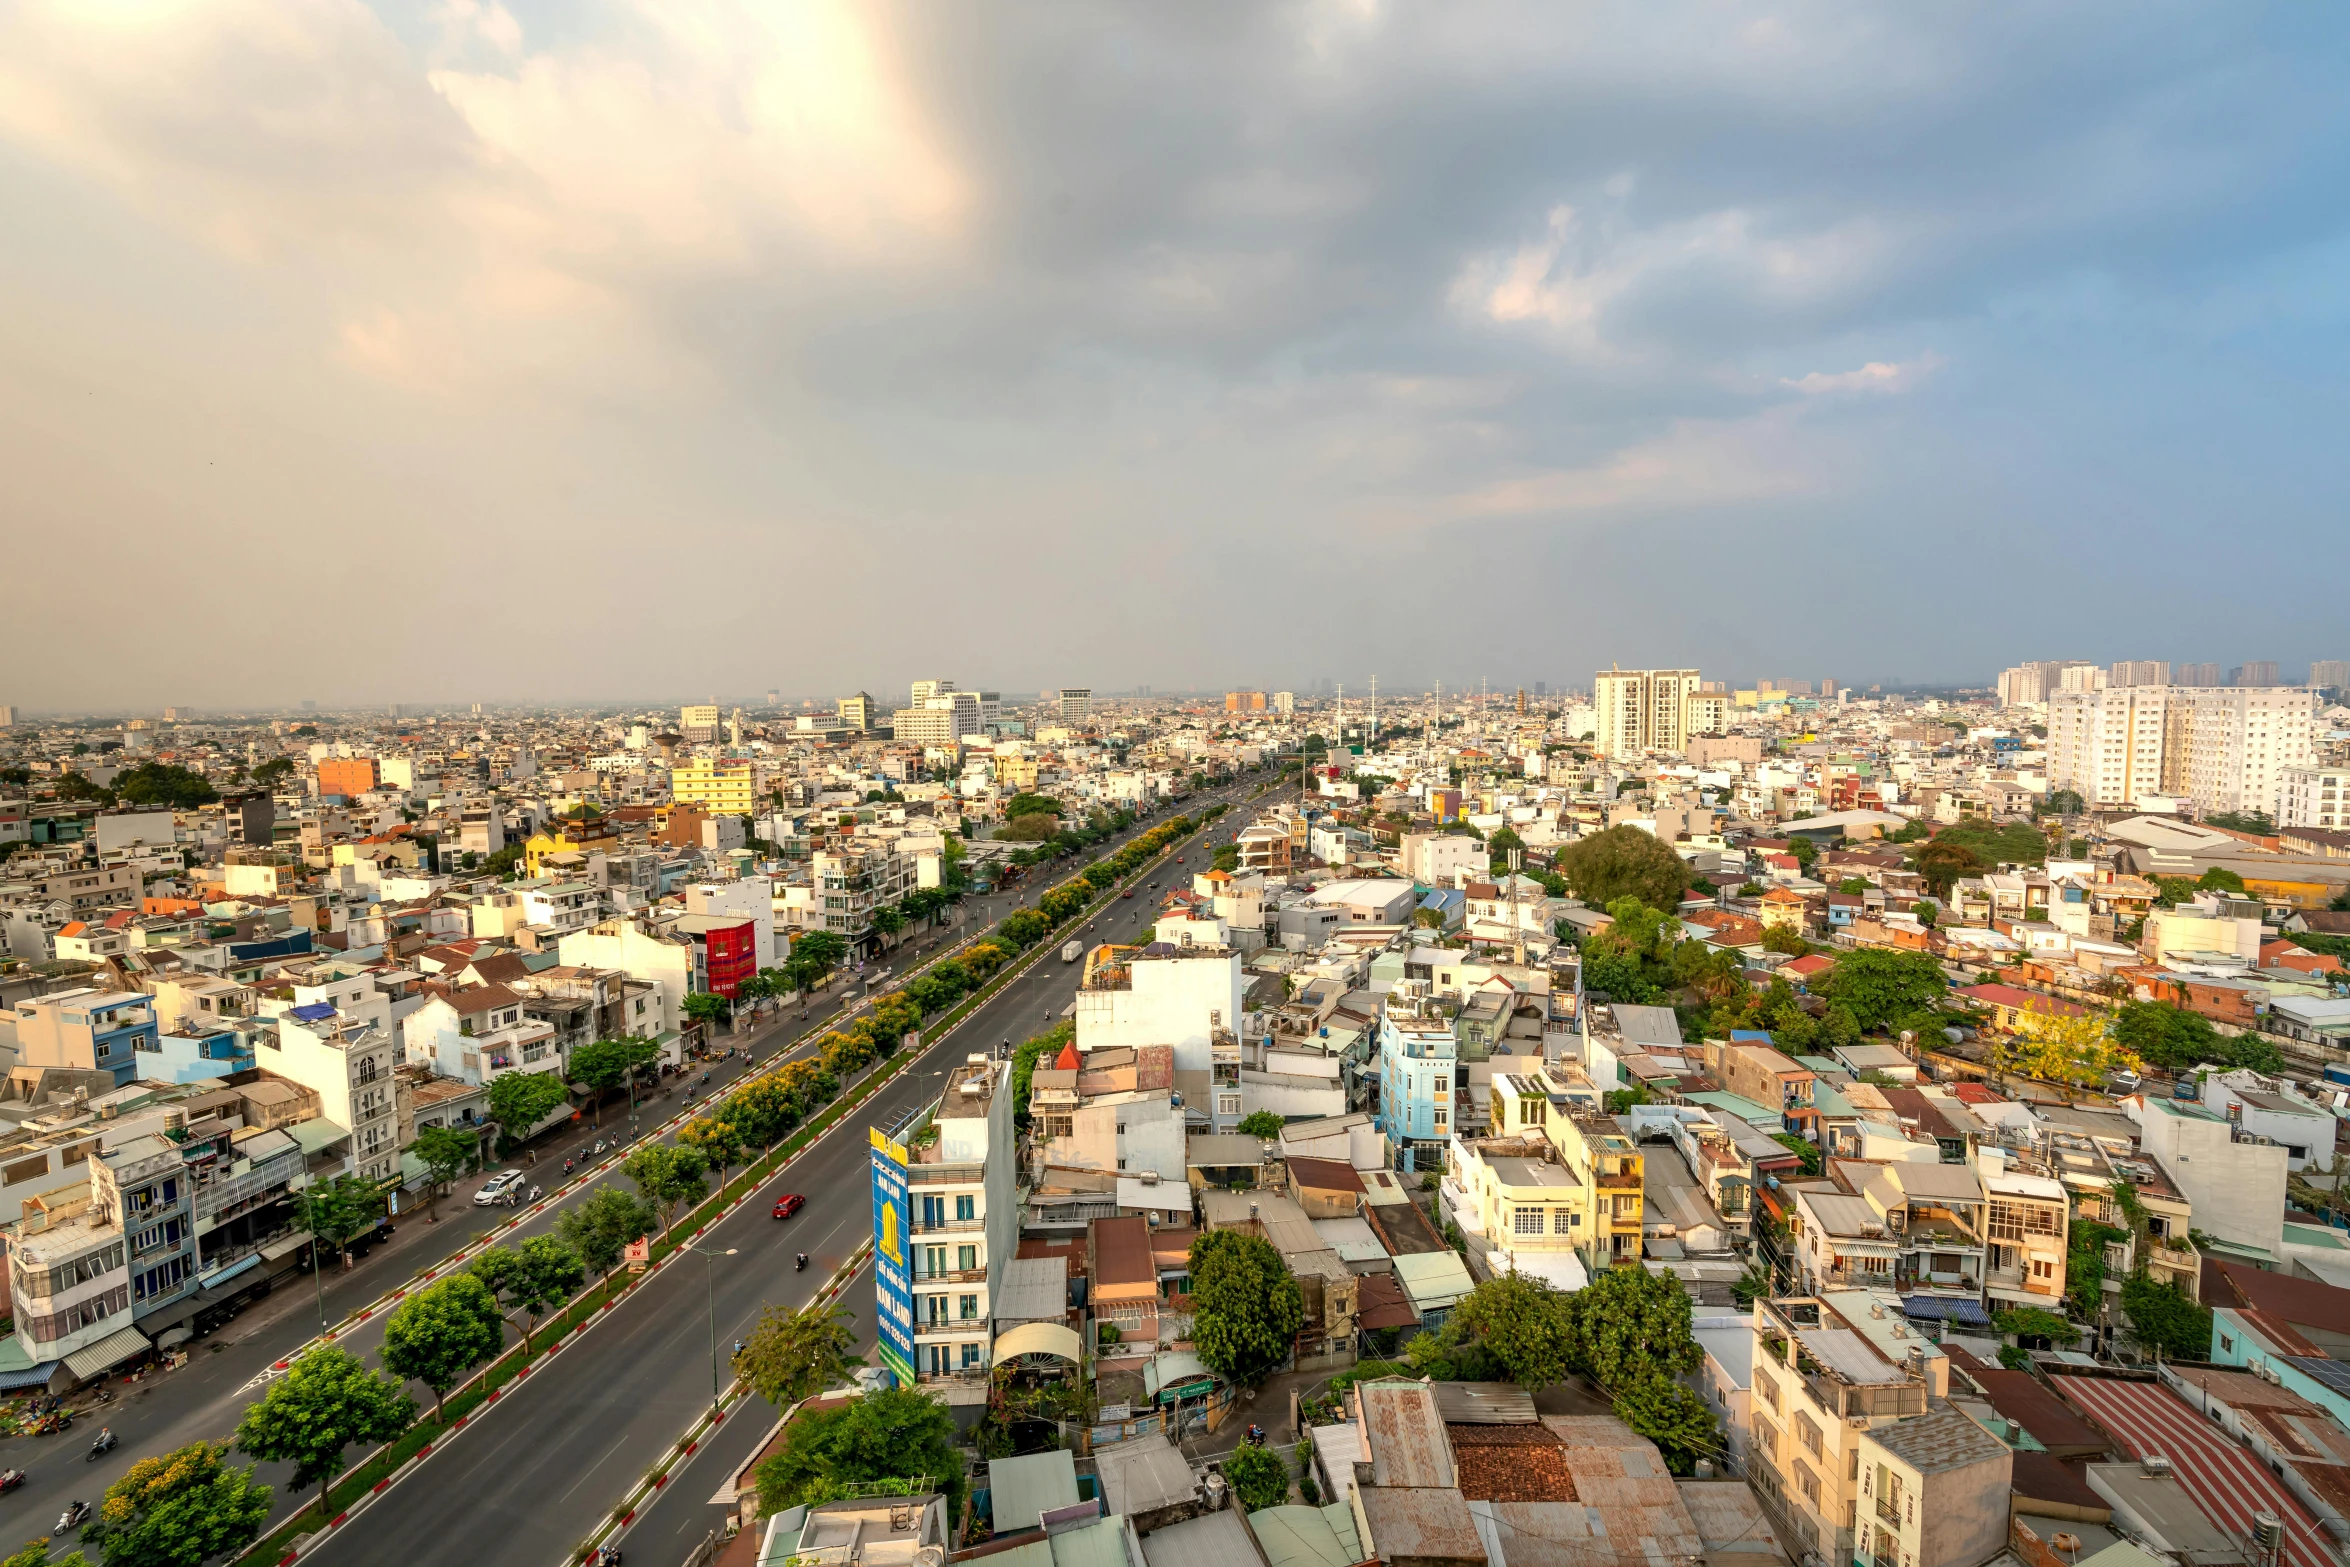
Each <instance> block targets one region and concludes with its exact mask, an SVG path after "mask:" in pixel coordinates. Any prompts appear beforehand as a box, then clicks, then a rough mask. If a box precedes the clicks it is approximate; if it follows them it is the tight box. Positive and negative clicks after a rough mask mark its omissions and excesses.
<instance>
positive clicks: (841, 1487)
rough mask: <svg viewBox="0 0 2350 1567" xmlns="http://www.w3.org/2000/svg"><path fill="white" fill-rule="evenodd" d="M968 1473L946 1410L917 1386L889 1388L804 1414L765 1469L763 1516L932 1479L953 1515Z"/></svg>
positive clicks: (761, 1487)
mask: <svg viewBox="0 0 2350 1567" xmlns="http://www.w3.org/2000/svg"><path fill="white" fill-rule="evenodd" d="M962 1473H963V1464H962V1460H961V1458H960V1457H959V1456H958V1455H957V1453H956V1450H955V1419H954V1416H953V1415H951V1414H949V1413H948V1412H947V1407H946V1406H945V1405H944V1404H941V1403H939V1402H938V1401H937V1400H936V1399H933V1398H932V1397H930V1395H929V1394H927V1393H924V1392H920V1391H917V1390H915V1389H913V1388H890V1389H887V1390H886V1391H883V1392H879V1393H868V1394H866V1395H865V1396H864V1397H863V1398H857V1399H851V1400H850V1401H849V1402H848V1403H846V1404H843V1405H840V1406H838V1407H837V1408H833V1409H820V1410H803V1411H801V1413H800V1415H799V1417H798V1418H797V1419H795V1420H793V1421H792V1423H791V1424H790V1425H788V1426H786V1427H785V1428H784V1432H783V1446H782V1447H781V1448H779V1449H778V1450H777V1451H776V1453H775V1454H774V1456H772V1457H770V1458H769V1459H767V1460H766V1462H764V1463H762V1464H760V1465H759V1468H758V1475H757V1479H758V1486H759V1510H760V1511H761V1512H762V1513H768V1514H773V1513H779V1512H782V1511H784V1510H785V1509H787V1508H792V1507H797V1506H800V1505H801V1504H803V1503H814V1502H821V1501H829V1500H831V1499H833V1498H835V1497H838V1496H840V1495H842V1494H844V1491H845V1489H846V1488H847V1487H849V1486H855V1485H865V1484H869V1483H871V1482H873V1481H876V1480H885V1479H909V1480H925V1479H926V1480H927V1481H928V1482H929V1484H930V1485H931V1486H934V1487H936V1488H937V1489H939V1490H943V1491H945V1492H946V1493H947V1495H948V1498H949V1502H948V1509H947V1510H948V1514H949V1516H953V1514H954V1513H955V1511H956V1507H957V1504H958V1499H959V1498H960V1496H961V1494H962ZM914 1489H923V1487H920V1486H917V1487H914Z"/></svg>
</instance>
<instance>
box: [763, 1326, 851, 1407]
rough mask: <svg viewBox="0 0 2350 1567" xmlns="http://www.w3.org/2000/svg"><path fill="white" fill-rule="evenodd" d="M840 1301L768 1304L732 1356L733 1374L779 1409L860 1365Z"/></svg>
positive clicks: (836, 1380)
mask: <svg viewBox="0 0 2350 1567" xmlns="http://www.w3.org/2000/svg"><path fill="white" fill-rule="evenodd" d="M849 1324H850V1318H849V1314H848V1312H847V1310H846V1309H845V1308H843V1307H841V1306H838V1305H813V1306H803V1307H802V1308H800V1309H799V1310H798V1311H786V1310H784V1309H783V1308H782V1307H781V1306H769V1307H767V1308H766V1309H765V1310H764V1311H762V1312H760V1314H759V1325H758V1326H757V1327H755V1328H753V1329H751V1332H750V1336H749V1337H748V1338H746V1339H745V1340H744V1341H743V1347H742V1351H741V1352H740V1353H739V1354H737V1355H736V1356H735V1357H734V1370H735V1374H736V1375H737V1376H739V1377H741V1378H742V1379H743V1380H744V1381H745V1382H748V1383H749V1384H750V1385H751V1386H752V1388H753V1389H755V1390H756V1391H757V1393H758V1395H759V1396H760V1397H761V1398H763V1399H765V1400H767V1402H768V1403H770V1404H772V1405H774V1406H775V1407H776V1408H777V1409H789V1408H790V1407H791V1406H792V1405H794V1404H796V1403H798V1402H799V1401H800V1400H801V1399H803V1398H808V1397H811V1396H812V1395H814V1394H817V1393H821V1392H823V1391H824V1390H825V1389H826V1388H828V1387H831V1386H832V1385H833V1384H834V1383H836V1382H839V1381H840V1380H842V1379H843V1378H845V1377H846V1376H847V1375H848V1374H849V1373H850V1372H851V1371H852V1370H854V1369H855V1368H856V1366H857V1365H858V1359H857V1334H856V1330H855V1329H854V1328H852V1327H851V1326H850V1325H849Z"/></svg>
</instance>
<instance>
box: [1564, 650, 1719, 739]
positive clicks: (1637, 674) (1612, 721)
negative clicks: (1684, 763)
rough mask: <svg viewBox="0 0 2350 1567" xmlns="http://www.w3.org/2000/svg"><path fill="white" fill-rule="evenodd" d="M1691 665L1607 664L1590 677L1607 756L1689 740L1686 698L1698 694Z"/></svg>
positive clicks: (1699, 683)
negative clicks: (1611, 666) (1614, 666)
mask: <svg viewBox="0 0 2350 1567" xmlns="http://www.w3.org/2000/svg"><path fill="white" fill-rule="evenodd" d="M1704 683H1705V682H1704V681H1703V679H1702V678H1700V676H1699V675H1698V672H1697V671H1696V670H1694V669H1606V670H1601V671H1600V672H1599V673H1598V674H1597V675H1594V676H1593V677H1592V705H1593V706H1594V707H1596V708H1597V709H1598V720H1599V724H1598V745H1599V749H1600V751H1601V753H1602V754H1603V755H1607V756H1638V755H1640V754H1641V753H1642V752H1643V751H1679V750H1682V749H1684V748H1685V747H1686V746H1687V745H1688V743H1689V727H1688V725H1689V699H1690V698H1691V697H1693V696H1698V695H1701V694H1702V691H1701V687H1702V686H1703V685H1704Z"/></svg>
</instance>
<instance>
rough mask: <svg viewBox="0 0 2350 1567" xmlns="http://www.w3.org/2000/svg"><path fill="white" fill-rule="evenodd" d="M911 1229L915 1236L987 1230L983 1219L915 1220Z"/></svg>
mask: <svg viewBox="0 0 2350 1567" xmlns="http://www.w3.org/2000/svg"><path fill="white" fill-rule="evenodd" d="M912 1228H913V1232H914V1233H915V1234H916V1235H945V1234H949V1233H954V1232H969V1231H975V1230H984V1229H986V1228H987V1221H986V1220H985V1219H920V1218H917V1219H915V1220H914V1221H913V1224H912Z"/></svg>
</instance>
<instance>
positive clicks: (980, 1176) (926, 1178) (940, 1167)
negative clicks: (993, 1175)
mask: <svg viewBox="0 0 2350 1567" xmlns="http://www.w3.org/2000/svg"><path fill="white" fill-rule="evenodd" d="M986 1180H987V1166H986V1165H984V1164H909V1165H907V1166H906V1183H907V1184H908V1185H909V1186H979V1185H982V1184H984V1183H985V1182H986Z"/></svg>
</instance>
